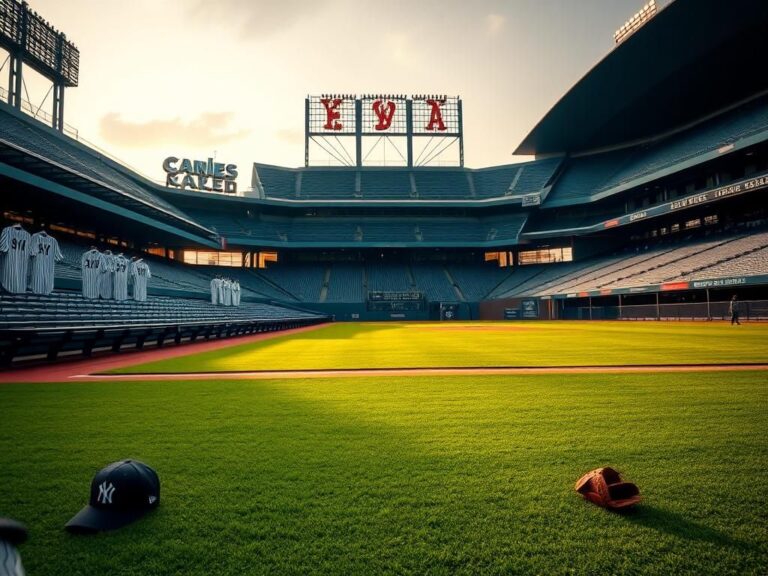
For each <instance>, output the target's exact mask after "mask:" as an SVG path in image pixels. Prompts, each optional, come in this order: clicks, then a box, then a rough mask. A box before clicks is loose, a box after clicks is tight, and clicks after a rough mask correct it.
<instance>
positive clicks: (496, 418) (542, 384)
mask: <svg viewBox="0 0 768 576" xmlns="http://www.w3.org/2000/svg"><path fill="white" fill-rule="evenodd" d="M766 400H768V390H767V389H766V374H765V372H738V373H716V372H712V373H675V374H614V375H537V376H516V377H502V376H446V377H440V378H427V377H418V378H383V377H372V378H345V379H338V380H332V379H298V380H261V381H229V382H228V381H224V380H222V381H195V382H151V381H146V382H122V383H116V382H112V383H68V384H50V385H49V384H32V385H3V386H0V414H1V415H2V426H0V487H2V489H0V515H7V516H10V517H14V518H16V519H18V520H21V521H23V522H25V523H26V524H27V525H28V526H29V527H30V533H31V537H30V540H29V541H28V542H27V543H26V544H24V545H22V547H21V552H22V555H23V559H24V563H25V565H26V568H27V572H28V574H30V575H49V574H53V575H55V574H60V575H67V576H70V575H72V574H110V575H125V574H131V575H147V574H152V575H155V574H156V575H172V574H185V575H186V574H191V575H209V574H217V575H230V574H231V575H242V574H323V575H333V574H355V575H357V574H434V575H453V574H467V575H475V574H499V575H502V574H504V575H507V574H546V575H560V574H585V575H586V574H590V575H591V574H600V575H645V574H658V575H667V576H669V575H671V576H674V575H682V574H686V575H687V574H690V575H697V576H700V575H708V574H712V575H730V574H733V575H752V574H754V575H764V574H765V573H766V567H767V566H768V526H767V520H766V510H768V477H766V473H765V472H766V462H768V439H767V437H766V429H768V427H767V426H766V425H767V424H768V416H767V412H766V407H767V406H766V404H767V403H766ZM122 458H136V459H140V460H143V461H145V462H147V463H149V464H150V465H152V466H153V467H154V468H155V469H156V470H157V471H158V472H159V474H160V478H161V481H162V493H161V503H160V506H159V508H158V509H157V510H156V511H154V512H152V513H151V514H150V515H148V516H147V517H146V518H144V519H143V520H141V521H140V522H137V523H135V524H132V525H130V526H128V527H126V528H124V529H122V530H119V531H117V532H113V533H106V534H101V535H97V536H72V535H70V534H67V533H66V532H65V531H64V530H63V526H64V523H65V522H66V521H67V520H68V519H69V518H70V517H71V516H72V515H73V514H74V513H75V512H77V511H78V510H79V509H80V507H81V506H83V505H84V504H85V503H86V501H87V497H88V487H89V483H90V480H91V477H92V475H93V474H94V473H95V472H96V471H97V470H98V469H99V468H100V467H101V466H103V465H105V464H107V463H109V462H112V461H115V460H118V459H122ZM602 465H612V466H615V467H617V468H618V469H619V470H621V471H623V472H624V473H625V474H626V475H627V476H628V478H629V479H630V480H632V481H635V482H636V483H637V484H638V485H639V487H640V490H641V492H642V494H643V496H644V501H643V503H642V505H641V506H640V507H639V508H638V509H637V511H636V512H635V513H633V514H627V515H618V514H614V513H610V512H607V511H605V510H602V509H600V508H598V507H596V506H594V505H592V504H589V503H587V502H585V501H583V500H582V499H581V498H580V497H578V496H577V495H576V494H575V492H574V491H573V483H574V482H575V480H576V479H577V478H578V477H579V476H580V475H581V474H582V473H583V472H586V471H587V470H589V469H591V468H594V467H597V466H602Z"/></svg>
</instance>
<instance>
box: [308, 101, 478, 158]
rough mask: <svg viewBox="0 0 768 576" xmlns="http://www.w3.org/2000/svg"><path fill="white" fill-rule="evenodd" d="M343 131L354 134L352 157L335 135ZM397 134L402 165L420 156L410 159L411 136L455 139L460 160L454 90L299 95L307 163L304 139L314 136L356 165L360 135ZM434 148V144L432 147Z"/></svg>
mask: <svg viewBox="0 0 768 576" xmlns="http://www.w3.org/2000/svg"><path fill="white" fill-rule="evenodd" d="M344 136H348V137H354V138H355V142H354V146H353V148H354V159H353V158H352V156H353V154H351V153H348V152H347V150H346V148H345V146H344V144H343V142H342V141H340V140H339V138H340V137H344ZM398 136H399V137H405V139H406V151H405V153H404V154H403V158H404V160H406V164H407V165H408V166H414V165H418V164H419V160H420V159H419V158H417V159H416V160H415V159H414V152H413V139H414V138H415V137H430V138H432V139H436V138H437V139H440V140H441V141H448V142H450V141H457V142H458V145H459V146H458V148H459V150H458V152H459V159H458V161H457V164H459V165H463V163H464V158H463V155H464V154H463V152H464V145H463V129H462V110H461V99H460V98H459V97H458V96H446V95H426V94H420V95H412V96H407V95H404V94H365V95H360V96H358V95H354V94H322V95H320V96H309V97H307V99H306V101H305V164H306V165H307V166H309V163H310V158H309V155H310V154H309V151H310V148H309V144H310V141H315V142H317V143H318V145H319V146H320V147H321V148H322V149H323V150H325V151H326V152H327V153H328V154H329V155H331V156H333V157H335V158H337V159H340V160H339V161H340V163H342V164H346V165H352V166H354V165H357V166H362V165H363V163H364V158H363V157H362V148H363V139H365V138H371V137H375V138H378V139H379V141H381V139H383V138H390V137H398ZM438 148H439V146H436V147H435V150H437V149H438ZM406 156H407V158H406ZM422 156H423V155H422ZM427 157H429V155H427Z"/></svg>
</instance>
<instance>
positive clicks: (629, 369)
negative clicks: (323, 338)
mask: <svg viewBox="0 0 768 576" xmlns="http://www.w3.org/2000/svg"><path fill="white" fill-rule="evenodd" d="M749 370H768V364H657V365H628V366H520V367H514V366H497V367H464V368H461V367H459V368H363V369H356V368H347V369H337V370H255V371H230V372H188V373H184V372H173V373H141V374H137V373H136V374H76V375H72V376H70V377H69V379H70V380H80V381H88V380H94V381H95V380H100V381H144V380H267V379H280V378H291V379H295V378H359V377H366V376H459V375H507V376H514V375H521V374H626V373H654V372H744V371H749Z"/></svg>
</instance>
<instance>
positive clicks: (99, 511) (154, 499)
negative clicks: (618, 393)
mask: <svg viewBox="0 0 768 576" xmlns="http://www.w3.org/2000/svg"><path fill="white" fill-rule="evenodd" d="M158 504H160V478H158V476H157V473H156V472H155V471H154V470H152V468H150V467H149V466H147V465H146V464H144V463H143V462H139V461H138V460H121V461H120V462H113V463H112V464H110V465H109V466H107V467H106V468H103V469H102V470H101V471H100V472H99V473H98V474H96V476H94V478H93V480H92V481H91V499H90V502H89V503H88V505H87V506H86V507H84V508H83V509H82V510H80V512H78V513H77V514H75V516H74V518H72V519H71V520H70V521H69V522H67V524H66V529H67V530H68V531H70V532H76V533H90V532H100V531H104V530H115V529H116V528H121V527H122V526H125V525H126V524H130V523H131V522H133V521H134V520H138V519H139V518H141V517H142V516H143V515H144V514H146V513H147V512H148V511H150V510H152V509H153V508H156V507H157V505H158Z"/></svg>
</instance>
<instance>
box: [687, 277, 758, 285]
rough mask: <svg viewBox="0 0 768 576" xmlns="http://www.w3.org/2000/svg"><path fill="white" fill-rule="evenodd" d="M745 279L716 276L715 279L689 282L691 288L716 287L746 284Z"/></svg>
mask: <svg viewBox="0 0 768 576" xmlns="http://www.w3.org/2000/svg"><path fill="white" fill-rule="evenodd" d="M746 283H747V279H746V278H745V277H744V276H742V277H740V278H717V279H715V280H694V281H693V282H691V287H692V288H717V287H719V286H740V285H741V284H746Z"/></svg>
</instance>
